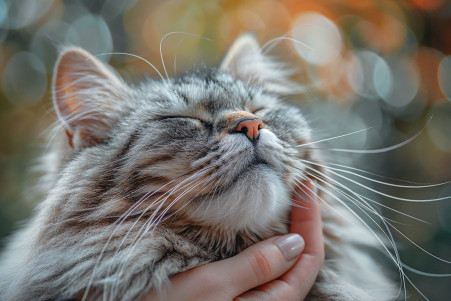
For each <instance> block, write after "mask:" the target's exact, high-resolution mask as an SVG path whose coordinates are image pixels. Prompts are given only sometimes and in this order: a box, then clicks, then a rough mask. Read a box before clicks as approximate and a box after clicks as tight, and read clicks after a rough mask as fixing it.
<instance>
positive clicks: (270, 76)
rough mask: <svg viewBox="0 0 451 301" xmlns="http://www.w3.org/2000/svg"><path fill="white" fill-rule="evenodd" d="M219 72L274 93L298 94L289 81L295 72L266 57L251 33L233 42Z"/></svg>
mask: <svg viewBox="0 0 451 301" xmlns="http://www.w3.org/2000/svg"><path fill="white" fill-rule="evenodd" d="M219 70H220V71H221V72H226V73H229V74H231V75H233V76H235V77H237V78H239V79H241V80H243V81H246V82H249V83H257V84H261V85H262V86H264V87H265V88H267V89H269V90H271V91H274V92H278V93H283V94H291V93H297V92H295V91H294V90H296V87H295V85H294V84H293V83H292V82H291V81H290V80H289V77H290V75H291V74H292V73H293V72H292V71H291V70H288V69H287V68H286V67H285V66H284V65H283V64H281V63H279V62H277V61H275V60H273V59H271V58H269V57H268V56H265V55H264V54H263V53H262V50H261V47H260V45H259V44H258V42H257V40H256V38H255V36H254V35H253V34H251V33H245V34H242V35H240V36H239V37H238V38H237V39H236V40H235V41H234V42H233V44H232V46H231V47H230V49H229V50H228V51H227V54H226V56H225V57H224V59H223V61H222V63H221V65H220V68H219Z"/></svg>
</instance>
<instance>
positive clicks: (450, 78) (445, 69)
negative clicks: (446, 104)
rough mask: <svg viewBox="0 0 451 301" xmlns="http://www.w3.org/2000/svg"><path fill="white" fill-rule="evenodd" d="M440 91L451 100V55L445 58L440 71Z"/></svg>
mask: <svg viewBox="0 0 451 301" xmlns="http://www.w3.org/2000/svg"><path fill="white" fill-rule="evenodd" d="M438 79H439V84H440V89H441V90H442V92H443V94H445V96H446V98H448V99H449V100H451V55H448V56H447V57H445V58H443V60H442V61H441V63H440V67H439V70H438Z"/></svg>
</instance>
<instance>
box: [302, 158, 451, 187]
mask: <svg viewBox="0 0 451 301" xmlns="http://www.w3.org/2000/svg"><path fill="white" fill-rule="evenodd" d="M303 160H305V161H308V162H314V163H316V164H318V165H319V164H321V162H320V161H316V160H312V159H303ZM330 165H332V166H338V167H341V168H345V169H341V168H337V169H333V168H332V167H330ZM319 166H321V167H323V168H325V169H331V168H332V169H333V170H337V171H343V172H346V173H350V172H349V171H348V170H346V169H349V170H354V171H358V172H361V173H365V174H368V175H373V176H377V177H381V178H387V177H383V176H380V175H378V174H375V173H372V172H369V171H366V170H363V169H358V168H355V167H350V166H346V165H342V164H337V163H331V162H327V164H323V165H319ZM352 174H353V175H355V176H358V177H360V178H364V179H366V180H368V181H372V182H376V183H379V184H383V185H387V186H392V187H399V188H433V187H438V186H443V185H447V184H450V183H451V181H446V182H441V183H437V184H424V183H416V182H412V181H406V180H400V179H393V178H387V179H389V180H396V181H401V182H406V183H410V184H413V185H396V184H393V183H389V182H383V181H378V180H376V179H373V178H368V177H364V176H362V175H360V174H356V173H355V174H354V173H352Z"/></svg>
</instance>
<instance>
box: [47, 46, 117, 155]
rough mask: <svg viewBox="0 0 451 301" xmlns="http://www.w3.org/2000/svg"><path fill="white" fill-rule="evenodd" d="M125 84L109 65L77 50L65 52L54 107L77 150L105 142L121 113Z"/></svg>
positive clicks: (58, 70)
mask: <svg viewBox="0 0 451 301" xmlns="http://www.w3.org/2000/svg"><path fill="white" fill-rule="evenodd" d="M124 91H125V84H124V83H123V82H122V80H121V79H120V78H119V77H118V76H117V75H116V74H115V73H114V72H113V71H111V70H110V69H109V68H108V67H107V66H106V65H104V64H103V63H102V62H100V61H99V60H98V59H96V58H94V57H93V56H92V55H91V54H89V53H88V52H86V51H84V50H82V49H80V48H75V47H70V48H66V49H64V50H63V51H62V53H61V55H60V57H59V59H58V61H57V64H56V67H55V71H54V77H53V105H54V108H55V111H56V112H57V115H58V117H59V119H60V121H61V122H62V123H63V125H64V127H65V130H66V133H67V136H68V138H69V144H70V145H71V146H72V147H74V148H83V147H89V146H93V145H95V144H97V143H99V142H101V141H102V140H104V139H106V137H107V133H108V131H109V129H110V128H111V127H112V125H113V123H114V122H115V121H116V120H117V118H118V115H119V113H120V102H119V101H118V100H119V99H120V98H121V95H123V93H124Z"/></svg>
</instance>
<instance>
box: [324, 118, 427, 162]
mask: <svg viewBox="0 0 451 301" xmlns="http://www.w3.org/2000/svg"><path fill="white" fill-rule="evenodd" d="M431 120H432V116H431V117H429V119H428V121H427V123H426V125H425V126H424V127H423V128H422V129H421V130H420V131H419V132H418V133H416V134H415V135H414V136H412V137H410V138H409V139H407V140H405V141H403V142H401V143H398V144H395V145H392V146H388V147H383V148H378V149H367V150H360V149H344V148H329V149H328V151H334V152H345V153H355V154H379V153H386V152H389V151H392V150H395V149H398V148H400V147H403V146H404V145H407V144H409V143H410V142H412V141H413V140H415V139H416V138H417V137H418V136H420V135H421V134H422V133H423V131H424V130H425V129H426V128H427V127H428V126H429V123H430V122H431Z"/></svg>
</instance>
